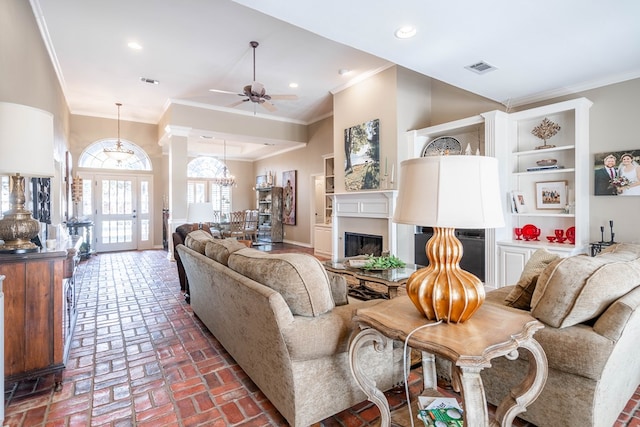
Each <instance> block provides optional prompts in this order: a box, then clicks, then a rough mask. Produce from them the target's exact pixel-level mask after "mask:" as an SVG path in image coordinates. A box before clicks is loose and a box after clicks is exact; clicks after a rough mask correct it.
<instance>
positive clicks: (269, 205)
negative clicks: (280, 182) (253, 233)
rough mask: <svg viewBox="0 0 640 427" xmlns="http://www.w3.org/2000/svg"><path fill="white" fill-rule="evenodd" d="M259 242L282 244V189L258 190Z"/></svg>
mask: <svg viewBox="0 0 640 427" xmlns="http://www.w3.org/2000/svg"><path fill="white" fill-rule="evenodd" d="M256 192H257V193H258V207H257V208H258V241H264V242H272V243H279V242H282V238H283V235H284V229H283V226H282V187H267V188H258V189H257V190H256Z"/></svg>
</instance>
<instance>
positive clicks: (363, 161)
mask: <svg viewBox="0 0 640 427" xmlns="http://www.w3.org/2000/svg"><path fill="white" fill-rule="evenodd" d="M344 158H345V161H344V163H345V164H344V188H345V190H347V191H359V190H373V189H378V188H380V120H379V119H374V120H369V121H368V122H364V123H362V124H359V125H357V126H352V127H350V128H347V129H345V130H344Z"/></svg>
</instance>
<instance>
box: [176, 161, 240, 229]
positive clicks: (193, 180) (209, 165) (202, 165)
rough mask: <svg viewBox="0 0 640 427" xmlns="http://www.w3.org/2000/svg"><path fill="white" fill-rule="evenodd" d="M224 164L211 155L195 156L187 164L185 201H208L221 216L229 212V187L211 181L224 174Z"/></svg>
mask: <svg viewBox="0 0 640 427" xmlns="http://www.w3.org/2000/svg"><path fill="white" fill-rule="evenodd" d="M224 171H225V165H224V163H223V162H221V161H220V160H218V159H216V158H213V157H196V158H195V159H193V160H191V161H190V162H189V164H188V165H187V177H188V178H187V179H188V180H187V202H188V203H204V202H210V203H211V204H212V205H213V210H216V211H220V214H221V216H222V218H224V217H226V216H228V215H229V213H230V212H231V187H229V186H226V187H223V186H220V185H217V184H214V183H213V182H212V179H213V178H216V177H222V176H224Z"/></svg>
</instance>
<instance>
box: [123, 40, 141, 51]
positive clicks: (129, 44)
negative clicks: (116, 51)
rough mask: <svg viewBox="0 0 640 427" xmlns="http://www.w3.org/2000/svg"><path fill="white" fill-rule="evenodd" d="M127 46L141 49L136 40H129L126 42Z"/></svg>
mask: <svg viewBox="0 0 640 427" xmlns="http://www.w3.org/2000/svg"><path fill="white" fill-rule="evenodd" d="M127 46H129V47H130V48H131V49H133V50H141V49H142V45H141V44H140V43H138V42H129V43H127Z"/></svg>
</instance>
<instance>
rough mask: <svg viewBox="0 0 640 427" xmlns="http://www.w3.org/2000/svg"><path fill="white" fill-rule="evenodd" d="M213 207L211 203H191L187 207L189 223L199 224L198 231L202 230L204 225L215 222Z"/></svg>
mask: <svg viewBox="0 0 640 427" xmlns="http://www.w3.org/2000/svg"><path fill="white" fill-rule="evenodd" d="M214 218H215V216H214V212H213V205H212V204H211V203H189V205H188V206H187V222H188V223H197V224H198V229H200V230H201V229H202V224H203V223H207V225H209V223H210V222H213V221H214Z"/></svg>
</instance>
